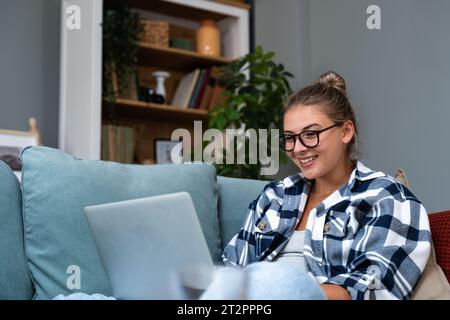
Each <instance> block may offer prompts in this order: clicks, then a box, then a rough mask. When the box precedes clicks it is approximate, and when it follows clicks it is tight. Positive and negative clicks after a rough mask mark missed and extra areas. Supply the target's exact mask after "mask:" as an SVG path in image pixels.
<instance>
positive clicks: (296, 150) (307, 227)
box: [223, 72, 431, 299]
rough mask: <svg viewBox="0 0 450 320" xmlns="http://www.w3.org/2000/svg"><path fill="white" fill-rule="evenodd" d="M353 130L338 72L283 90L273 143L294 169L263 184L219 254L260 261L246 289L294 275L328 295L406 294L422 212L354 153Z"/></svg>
mask: <svg viewBox="0 0 450 320" xmlns="http://www.w3.org/2000/svg"><path fill="white" fill-rule="evenodd" d="M356 137H357V127H356V121H355V116H354V112H353V109H352V107H351V105H350V102H349V99H348V97H347V94H346V87H345V82H344V79H343V78H342V77H341V76H340V75H338V74H337V73H335V72H327V73H325V74H323V75H322V76H321V77H320V80H319V81H317V82H315V83H313V84H311V85H309V86H307V87H305V88H303V89H302V90H300V91H299V92H298V93H296V94H294V95H293V96H291V97H290V99H289V101H288V102H287V105H286V107H285V113H284V133H283V134H282V135H281V138H280V142H281V146H282V148H284V149H285V150H286V152H287V154H288V156H289V158H290V159H291V160H292V161H293V162H294V164H295V165H296V166H297V167H298V169H299V170H300V173H298V174H296V175H293V176H290V177H288V178H285V179H284V180H282V181H276V182H272V183H269V184H268V185H267V186H266V187H265V188H264V191H263V192H262V193H261V194H260V195H259V197H258V198H257V199H256V200H255V201H254V202H252V203H251V205H250V208H249V212H248V215H247V218H246V219H245V222H244V224H243V227H242V229H241V230H240V232H239V233H238V234H237V235H235V236H234V237H233V238H232V240H231V241H230V243H229V244H228V245H227V246H226V247H225V249H224V252H223V260H224V262H225V264H226V265H233V266H249V265H252V266H249V267H247V268H250V267H251V268H253V269H257V270H258V267H257V265H259V264H260V263H263V264H261V266H264V267H261V269H265V270H266V271H262V272H260V275H259V276H254V279H255V281H256V282H257V284H256V289H255V287H253V289H251V288H250V291H251V290H264V289H262V288H265V289H266V295H262V296H261V295H259V296H257V297H259V298H261V297H262V298H267V297H270V295H271V292H279V291H280V290H281V291H282V290H284V288H283V287H282V285H283V286H287V287H289V286H290V285H291V286H294V287H295V286H299V285H300V286H302V284H301V283H302V281H304V280H305V279H306V278H305V277H300V278H298V275H301V274H309V275H312V276H313V277H314V279H315V280H316V283H317V284H318V287H319V286H320V289H321V291H322V292H323V293H324V294H325V296H326V298H328V299H407V298H409V297H410V296H411V294H412V291H413V289H414V286H415V284H416V282H417V281H418V279H419V277H420V275H421V273H422V271H423V270H424V268H425V265H426V262H427V260H428V257H429V254H430V247H431V233H430V228H429V223H428V217H427V212H426V210H425V208H424V206H423V205H422V204H421V202H420V201H419V200H418V199H417V198H416V197H415V196H414V195H413V194H412V193H411V192H410V191H409V190H408V189H406V188H405V187H404V186H403V185H402V184H401V183H399V182H398V181H396V180H395V179H394V178H392V177H390V176H388V175H386V174H384V173H382V172H379V171H372V170H370V169H369V168H367V167H365V166H364V165H363V164H362V163H361V162H359V161H356V160H355V154H356V152H355V151H356V145H357V139H356ZM386 156H389V155H387V154H386ZM267 261H270V264H267ZM256 262H258V263H256ZM282 262H284V263H282ZM253 265H254V266H253ZM277 266H278V267H277ZM286 266H289V267H286ZM247 268H246V269H247ZM267 270H269V271H267ZM287 270H288V271H287ZM274 277H275V278H276V279H277V280H273V279H274ZM296 277H297V278H296ZM293 279H301V280H300V282H297V283H293V282H289V281H290V280H293ZM302 279H303V280H302ZM269 284H270V285H271V286H272V287H270V286H269ZM308 285H309V286H311V284H308ZM303 289H305V288H304V285H303ZM286 292H293V291H292V288H286ZM286 295H287V294H286ZM277 297H278V298H280V297H282V296H277ZM291 298H295V297H291Z"/></svg>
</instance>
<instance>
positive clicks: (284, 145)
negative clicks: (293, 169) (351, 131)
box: [280, 122, 344, 152]
mask: <svg viewBox="0 0 450 320" xmlns="http://www.w3.org/2000/svg"><path fill="white" fill-rule="evenodd" d="M343 124H344V123H343V122H337V123H335V124H333V125H332V126H329V127H326V128H324V129H322V130H305V131H302V132H300V133H297V134H291V133H289V134H283V135H282V136H280V147H281V148H282V149H283V150H284V151H287V152H290V151H292V150H294V149H295V144H296V143H297V140H299V141H300V143H301V144H302V145H304V146H305V147H306V148H315V147H317V146H318V145H319V143H320V134H321V133H322V132H325V131H327V130H330V129H331V128H334V127H338V126H342V125H343ZM305 132H309V133H313V134H315V135H316V137H317V143H316V144H315V145H314V146H308V145H306V144H305V142H304V141H303V140H302V137H301V135H302V134H304V133H305ZM286 136H289V137H291V138H294V145H293V146H292V149H289V150H288V149H286V138H285V137H286ZM283 142H284V143H283Z"/></svg>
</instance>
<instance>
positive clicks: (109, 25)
mask: <svg viewBox="0 0 450 320" xmlns="http://www.w3.org/2000/svg"><path fill="white" fill-rule="evenodd" d="M102 27H103V70H102V71H103V72H102V75H103V93H102V95H103V97H104V98H105V99H106V100H107V101H114V100H115V99H116V98H117V95H118V94H119V93H121V92H123V91H124V90H125V89H126V88H127V86H128V84H129V79H130V76H132V75H134V73H135V71H136V63H137V52H138V50H139V39H140V37H141V33H142V30H143V28H142V25H141V23H140V21H139V16H138V14H137V13H133V12H131V11H130V9H129V8H128V7H127V6H126V5H125V4H124V3H123V1H105V8H104V11H103V24H102Z"/></svg>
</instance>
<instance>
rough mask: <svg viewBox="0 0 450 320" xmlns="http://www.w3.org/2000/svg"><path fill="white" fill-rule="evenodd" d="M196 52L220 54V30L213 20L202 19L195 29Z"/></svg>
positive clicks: (212, 54)
mask: <svg viewBox="0 0 450 320" xmlns="http://www.w3.org/2000/svg"><path fill="white" fill-rule="evenodd" d="M197 52H198V53H201V54H205V55H210V56H220V31H219V29H218V28H217V26H216V23H215V22H214V21H213V20H202V21H201V22H200V28H199V29H198V30H197Z"/></svg>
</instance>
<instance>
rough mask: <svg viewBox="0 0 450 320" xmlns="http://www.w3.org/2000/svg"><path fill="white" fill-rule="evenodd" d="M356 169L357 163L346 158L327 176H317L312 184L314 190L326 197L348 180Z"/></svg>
mask: <svg viewBox="0 0 450 320" xmlns="http://www.w3.org/2000/svg"><path fill="white" fill-rule="evenodd" d="M354 169H355V164H354V163H353V162H352V161H351V160H350V159H346V160H345V161H343V162H341V163H340V165H338V166H336V168H335V169H333V170H332V171H331V172H330V173H329V174H327V175H326V176H323V177H320V178H316V179H315V180H314V183H313V185H312V192H314V193H315V194H319V195H322V196H325V197H326V196H329V195H330V194H332V193H333V192H334V191H336V190H337V189H339V188H340V187H342V185H344V184H345V183H347V182H348V179H349V178H350V175H351V174H352V172H353V170H354Z"/></svg>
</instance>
